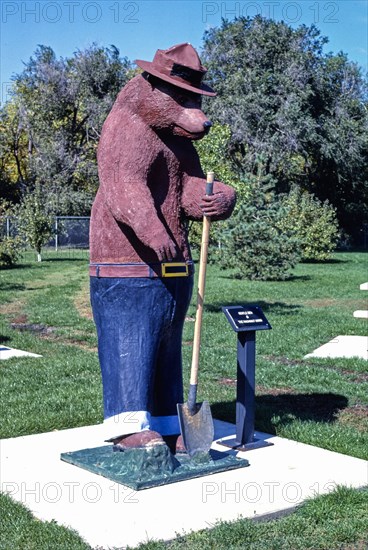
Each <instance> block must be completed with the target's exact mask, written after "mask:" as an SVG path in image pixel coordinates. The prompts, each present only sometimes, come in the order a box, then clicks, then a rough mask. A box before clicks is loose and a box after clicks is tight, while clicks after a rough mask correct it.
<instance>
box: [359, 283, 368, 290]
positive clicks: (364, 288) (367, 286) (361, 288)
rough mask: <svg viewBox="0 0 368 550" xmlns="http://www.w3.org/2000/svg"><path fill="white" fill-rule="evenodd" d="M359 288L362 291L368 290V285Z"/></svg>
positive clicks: (364, 284) (363, 284)
mask: <svg viewBox="0 0 368 550" xmlns="http://www.w3.org/2000/svg"><path fill="white" fill-rule="evenodd" d="M359 288H360V290H368V283H362V284H361V285H360V287H359Z"/></svg>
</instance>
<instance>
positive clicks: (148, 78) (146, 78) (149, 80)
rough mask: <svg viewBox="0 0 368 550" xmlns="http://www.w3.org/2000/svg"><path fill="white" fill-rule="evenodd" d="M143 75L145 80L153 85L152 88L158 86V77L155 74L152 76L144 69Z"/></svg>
mask: <svg viewBox="0 0 368 550" xmlns="http://www.w3.org/2000/svg"><path fill="white" fill-rule="evenodd" d="M141 76H142V77H143V78H144V80H145V81H146V82H148V84H150V85H151V89H152V90H154V89H155V88H156V83H155V80H156V79H155V77H154V76H152V75H151V74H149V73H147V72H146V71H144V72H143V73H142V75H141Z"/></svg>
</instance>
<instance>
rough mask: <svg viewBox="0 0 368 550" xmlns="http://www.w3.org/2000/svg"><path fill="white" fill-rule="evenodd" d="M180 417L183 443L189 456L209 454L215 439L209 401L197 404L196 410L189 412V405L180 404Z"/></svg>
mask: <svg viewBox="0 0 368 550" xmlns="http://www.w3.org/2000/svg"><path fill="white" fill-rule="evenodd" d="M177 408H178V417H179V424H180V431H181V435H182V437H183V442H184V445H185V448H186V450H187V452H188V454H189V456H191V457H192V456H194V455H196V454H197V453H208V451H209V450H210V448H211V445H212V442H213V439H214V427H213V419H212V413H211V408H210V404H209V403H208V401H203V403H196V404H195V410H194V411H191V410H189V407H188V403H183V404H181V403H178V405H177Z"/></svg>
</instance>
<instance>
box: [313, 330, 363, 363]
mask: <svg viewBox="0 0 368 550" xmlns="http://www.w3.org/2000/svg"><path fill="white" fill-rule="evenodd" d="M308 357H332V358H338V357H347V358H352V357H358V358H360V359H365V360H368V336H342V335H340V336H336V337H335V338H333V339H332V340H330V341H329V342H327V344H323V346H320V347H319V348H317V349H315V350H314V351H313V352H312V353H308V355H306V356H305V359H307V358H308Z"/></svg>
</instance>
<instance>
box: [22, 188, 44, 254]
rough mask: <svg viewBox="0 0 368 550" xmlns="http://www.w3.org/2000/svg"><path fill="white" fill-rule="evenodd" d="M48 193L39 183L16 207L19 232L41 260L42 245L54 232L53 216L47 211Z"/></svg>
mask: <svg viewBox="0 0 368 550" xmlns="http://www.w3.org/2000/svg"><path fill="white" fill-rule="evenodd" d="M46 202H47V200H46V194H45V192H44V190H42V188H41V186H40V185H39V184H36V187H35V189H34V190H33V191H32V193H28V194H27V195H26V196H25V197H24V198H23V201H22V203H21V204H19V205H18V207H17V208H16V216H17V221H18V232H19V235H20V236H21V237H23V239H24V241H25V242H26V243H27V244H29V246H31V247H32V248H34V249H35V251H36V252H37V260H38V261H39V262H40V261H41V260H42V258H41V250H42V247H43V246H44V245H45V244H46V243H47V242H48V240H49V239H50V237H51V234H52V227H53V224H52V217H51V216H50V214H48V213H47V206H46Z"/></svg>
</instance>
